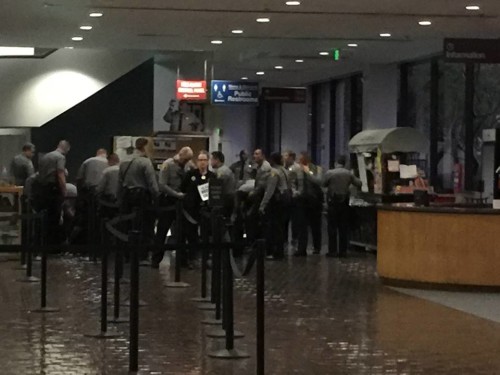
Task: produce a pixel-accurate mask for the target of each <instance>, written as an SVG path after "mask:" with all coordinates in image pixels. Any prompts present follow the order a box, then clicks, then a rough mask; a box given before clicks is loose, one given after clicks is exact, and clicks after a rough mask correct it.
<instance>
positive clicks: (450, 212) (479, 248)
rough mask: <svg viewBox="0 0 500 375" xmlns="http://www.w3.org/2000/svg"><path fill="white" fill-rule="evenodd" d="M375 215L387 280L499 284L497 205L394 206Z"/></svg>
mask: <svg viewBox="0 0 500 375" xmlns="http://www.w3.org/2000/svg"><path fill="white" fill-rule="evenodd" d="M377 216H378V253H377V267H378V274H379V276H380V277H381V278H382V280H383V281H384V282H385V283H388V284H396V285H403V286H404V285H406V286H418V285H419V284H420V283H423V284H422V285H420V286H433V287H438V288H439V287H444V288H449V287H453V286H480V287H492V288H494V289H496V288H498V289H500V210H492V209H468V208H453V207H422V208H420V207H412V206H407V205H396V206H381V207H379V210H378V213H377ZM424 284H427V285H424Z"/></svg>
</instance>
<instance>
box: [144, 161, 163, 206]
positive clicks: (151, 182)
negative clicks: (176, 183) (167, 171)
mask: <svg viewBox="0 0 500 375" xmlns="http://www.w3.org/2000/svg"><path fill="white" fill-rule="evenodd" d="M144 173H145V175H146V181H147V182H148V186H149V191H150V192H151V194H152V195H153V198H156V197H158V195H160V190H159V188H158V181H156V174H155V170H154V168H153V164H152V163H148V164H147V166H146V169H145V171H144Z"/></svg>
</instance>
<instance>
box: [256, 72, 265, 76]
mask: <svg viewBox="0 0 500 375" xmlns="http://www.w3.org/2000/svg"><path fill="white" fill-rule="evenodd" d="M255 74H257V75H258V76H263V75H264V74H266V73H264V72H257V73H255Z"/></svg>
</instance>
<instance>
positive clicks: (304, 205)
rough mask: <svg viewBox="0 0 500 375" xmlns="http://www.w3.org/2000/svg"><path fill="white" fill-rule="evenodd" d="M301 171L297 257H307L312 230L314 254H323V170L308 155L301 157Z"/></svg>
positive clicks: (298, 200)
mask: <svg viewBox="0 0 500 375" xmlns="http://www.w3.org/2000/svg"><path fill="white" fill-rule="evenodd" d="M299 165H300V171H299V172H298V174H297V182H296V189H297V198H296V203H297V210H298V211H297V219H298V229H299V243H298V249H297V251H296V252H295V254H294V255H295V256H307V242H308V232H309V228H311V232H312V239H313V246H314V254H319V253H320V252H321V222H322V221H321V214H322V211H323V202H324V194H323V190H322V189H321V183H322V172H321V168H320V167H318V166H316V165H314V164H312V163H311V159H310V158H309V155H307V153H305V152H302V153H301V154H300V157H299Z"/></svg>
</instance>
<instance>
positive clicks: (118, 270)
mask: <svg viewBox="0 0 500 375" xmlns="http://www.w3.org/2000/svg"><path fill="white" fill-rule="evenodd" d="M122 275H123V255H122V253H121V251H120V250H118V249H117V250H116V251H115V266H114V287H113V319H111V320H109V323H113V324H120V323H128V321H129V320H128V319H126V318H120V294H121V290H120V280H121V277H122Z"/></svg>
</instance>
